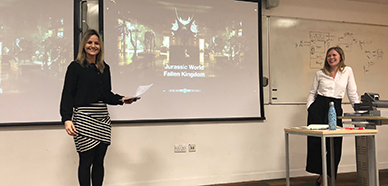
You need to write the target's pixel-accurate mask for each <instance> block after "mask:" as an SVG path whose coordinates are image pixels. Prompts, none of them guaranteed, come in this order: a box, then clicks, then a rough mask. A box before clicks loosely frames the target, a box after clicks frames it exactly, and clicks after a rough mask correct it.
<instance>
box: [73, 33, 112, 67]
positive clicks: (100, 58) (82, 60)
mask: <svg viewBox="0 0 388 186" xmlns="http://www.w3.org/2000/svg"><path fill="white" fill-rule="evenodd" d="M93 35H95V36H97V38H98V42H99V44H100V52H99V53H98V54H97V57H96V64H97V68H98V69H99V70H100V72H101V73H103V72H104V69H105V65H104V43H103V41H102V38H101V36H100V34H99V33H98V32H97V31H96V30H93V29H92V30H87V31H86V32H85V33H84V35H83V36H82V40H81V43H80V47H79V50H78V55H77V59H76V60H75V61H77V62H78V63H79V64H80V65H81V66H82V67H84V68H85V67H87V66H88V62H87V61H86V51H85V45H86V43H87V42H88V40H89V38H90V37H92V36H93Z"/></svg>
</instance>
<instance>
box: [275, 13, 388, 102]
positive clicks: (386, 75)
mask: <svg viewBox="0 0 388 186" xmlns="http://www.w3.org/2000/svg"><path fill="white" fill-rule="evenodd" d="M268 21H269V33H268V34H269V41H268V42H269V64H270V65H269V66H270V86H271V87H270V88H271V90H270V93H271V103H274V104H276V103H285V104H289V103H291V104H293V103H297V104H299V103H300V104H304V103H306V101H307V96H308V93H309V90H310V87H311V84H312V81H313V79H314V76H315V72H316V71H318V70H320V69H321V68H322V67H323V63H324V60H325V55H326V50H327V49H328V48H330V47H332V46H340V47H341V48H342V49H343V50H344V52H345V64H346V65H348V66H350V67H352V68H353V72H354V75H355V79H356V83H357V88H358V90H357V92H358V94H359V96H360V98H361V95H362V94H364V93H365V92H373V93H378V94H380V98H381V99H382V100H387V99H388V87H387V86H386V85H387V82H388V60H387V59H388V56H387V55H388V27H387V26H378V25H367V24H357V23H345V22H333V21H323V20H309V19H298V18H285V17H269V20H268ZM343 101H344V102H348V99H347V96H345V99H344V100H343Z"/></svg>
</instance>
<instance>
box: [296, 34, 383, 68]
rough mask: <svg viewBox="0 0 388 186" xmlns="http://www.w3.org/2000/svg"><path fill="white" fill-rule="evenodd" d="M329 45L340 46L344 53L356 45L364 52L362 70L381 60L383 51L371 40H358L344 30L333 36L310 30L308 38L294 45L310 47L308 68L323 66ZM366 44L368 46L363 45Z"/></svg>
mask: <svg viewBox="0 0 388 186" xmlns="http://www.w3.org/2000/svg"><path fill="white" fill-rule="evenodd" d="M331 46H339V47H341V48H342V49H343V50H344V52H345V53H350V52H351V51H352V48H354V47H358V49H359V50H361V51H362V52H363V53H364V54H365V60H366V61H365V64H364V66H363V69H364V72H365V73H366V72H369V68H370V67H371V66H373V65H374V64H376V63H377V62H379V61H382V59H383V57H384V52H383V50H382V49H380V48H375V49H368V48H373V41H372V40H366V41H364V40H360V39H358V38H357V37H356V36H355V34H353V33H352V32H345V33H343V35H341V36H335V35H333V34H331V33H330V32H316V31H310V37H309V40H300V41H299V43H298V42H297V43H295V47H310V68H311V69H320V68H322V67H323V63H324V61H325V55H326V51H327V49H328V48H330V47H331ZM365 46H368V47H365Z"/></svg>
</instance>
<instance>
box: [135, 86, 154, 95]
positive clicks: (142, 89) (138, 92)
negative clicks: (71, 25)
mask: <svg viewBox="0 0 388 186" xmlns="http://www.w3.org/2000/svg"><path fill="white" fill-rule="evenodd" d="M152 85H153V84H150V85H140V86H139V87H137V90H136V94H135V96H134V97H138V96H140V95H142V94H143V93H144V92H147V90H148V89H150V88H151V86H152Z"/></svg>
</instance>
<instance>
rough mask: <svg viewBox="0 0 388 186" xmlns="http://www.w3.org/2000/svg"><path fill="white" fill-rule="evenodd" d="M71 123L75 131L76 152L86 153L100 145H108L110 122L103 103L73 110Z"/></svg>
mask: <svg viewBox="0 0 388 186" xmlns="http://www.w3.org/2000/svg"><path fill="white" fill-rule="evenodd" d="M73 123H74V126H75V128H76V131H77V136H75V137H74V142H75V146H76V149H77V152H85V151H88V150H90V149H92V148H94V147H95V146H97V145H98V144H100V143H105V144H107V145H110V141H111V124H110V123H111V121H110V117H109V113H108V108H107V106H106V104H105V103H102V102H99V103H92V104H90V106H87V107H77V108H75V109H74V114H73Z"/></svg>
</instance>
